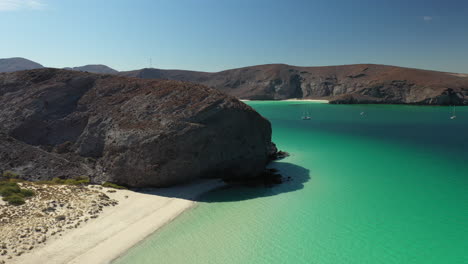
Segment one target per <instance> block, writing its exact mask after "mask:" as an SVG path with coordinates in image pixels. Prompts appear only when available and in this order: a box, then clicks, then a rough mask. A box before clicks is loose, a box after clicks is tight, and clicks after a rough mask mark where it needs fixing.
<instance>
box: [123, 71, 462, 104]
mask: <svg viewBox="0 0 468 264" xmlns="http://www.w3.org/2000/svg"><path fill="white" fill-rule="evenodd" d="M120 74H121V75H124V76H132V77H139V78H146V79H151V78H157V79H168V80H184V81H190V82H195V83H200V84H204V85H207V86H210V87H213V88H216V89H218V90H220V91H222V92H225V93H227V94H230V95H233V96H236V97H238V98H242V99H253V100H280V99H289V98H308V99H329V100H331V102H332V103H387V104H430V105H450V104H451V105H467V104H468V75H466V74H455V73H446V72H436V71H428V70H419V69H410V68H402V67H394V66H385V65H374V64H359V65H343V66H328V67H296V66H290V65H285V64H270V65H259V66H252V67H245V68H239V69H232V70H227V71H222V72H216V73H207V72H193V71H180V70H160V69H142V70H137V71H130V72H122V73H120Z"/></svg>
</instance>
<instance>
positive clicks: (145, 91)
mask: <svg viewBox="0 0 468 264" xmlns="http://www.w3.org/2000/svg"><path fill="white" fill-rule="evenodd" d="M0 150H1V151H0V153H1V154H0V166H1V167H0V170H3V171H6V170H9V171H13V172H15V173H18V174H19V175H21V177H22V178H26V179H42V180H46V179H51V178H53V177H61V178H70V177H76V176H89V177H90V178H91V181H92V182H97V183H102V182H105V181H108V182H113V183H117V184H121V185H127V186H134V187H141V186H168V185H172V184H177V183H182V182H186V181H190V180H193V179H197V178H201V177H218V178H220V177H225V178H242V177H249V176H255V175H257V174H259V173H261V172H263V170H264V168H265V165H266V163H267V162H268V160H269V156H270V154H271V153H272V152H273V151H274V150H275V149H274V147H273V145H272V143H271V126H270V123H269V122H268V121H267V120H266V119H264V118H263V117H262V116H260V115H259V114H258V113H257V112H255V111H254V110H253V109H252V108H250V107H249V106H247V105H245V104H244V103H242V102H240V101H238V100H237V99H236V98H234V97H231V96H227V95H225V94H223V93H221V92H220V91H218V90H214V89H211V88H208V87H206V86H203V85H198V84H192V83H187V82H180V81H167V80H143V79H138V78H126V77H119V76H114V75H99V74H92V73H85V72H77V71H68V70H59V69H49V68H46V69H39V70H29V71H19V72H14V73H1V74H0Z"/></svg>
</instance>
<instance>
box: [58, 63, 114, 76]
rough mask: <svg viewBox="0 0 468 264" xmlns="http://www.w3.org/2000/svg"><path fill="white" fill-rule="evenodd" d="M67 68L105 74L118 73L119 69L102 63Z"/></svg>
mask: <svg viewBox="0 0 468 264" xmlns="http://www.w3.org/2000/svg"><path fill="white" fill-rule="evenodd" d="M65 70H72V71H82V72H92V73H104V74H117V73H118V71H116V70H114V69H112V68H111V67H109V66H106V65H102V64H89V65H84V66H79V67H73V68H65Z"/></svg>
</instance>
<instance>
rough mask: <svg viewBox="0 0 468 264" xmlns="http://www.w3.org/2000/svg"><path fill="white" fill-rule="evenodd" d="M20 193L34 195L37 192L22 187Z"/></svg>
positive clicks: (24, 195)
mask: <svg viewBox="0 0 468 264" xmlns="http://www.w3.org/2000/svg"><path fill="white" fill-rule="evenodd" d="M20 193H21V195H23V197H32V196H34V195H36V193H35V192H34V191H33V190H28V189H21V192H20Z"/></svg>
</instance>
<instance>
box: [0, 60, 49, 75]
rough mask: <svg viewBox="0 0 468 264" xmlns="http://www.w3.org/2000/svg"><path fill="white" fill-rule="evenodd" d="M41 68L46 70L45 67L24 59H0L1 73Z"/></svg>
mask: <svg viewBox="0 0 468 264" xmlns="http://www.w3.org/2000/svg"><path fill="white" fill-rule="evenodd" d="M40 68H44V66H42V65H41V64H39V63H36V62H34V61H30V60H27V59H24V58H8V59H0V72H14V71H22V70H31V69H40Z"/></svg>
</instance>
